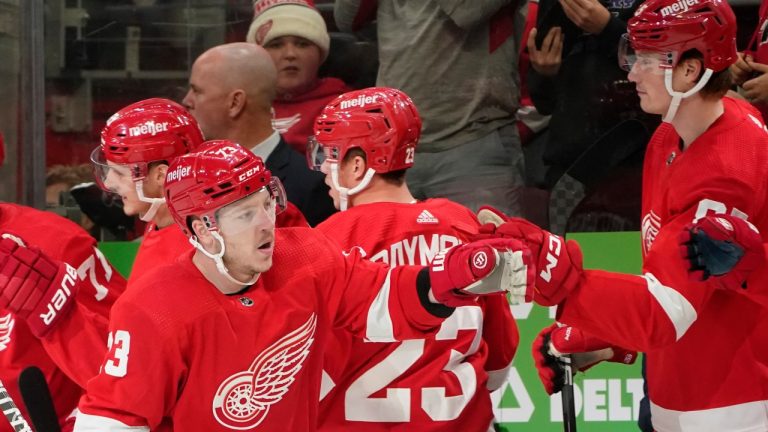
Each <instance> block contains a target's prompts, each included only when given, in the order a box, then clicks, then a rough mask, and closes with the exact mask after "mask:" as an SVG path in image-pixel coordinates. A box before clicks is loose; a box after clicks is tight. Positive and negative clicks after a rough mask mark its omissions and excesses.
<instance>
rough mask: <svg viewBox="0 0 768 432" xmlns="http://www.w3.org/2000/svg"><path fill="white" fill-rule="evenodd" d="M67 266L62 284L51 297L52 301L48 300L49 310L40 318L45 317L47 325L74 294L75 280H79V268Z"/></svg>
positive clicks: (44, 320)
mask: <svg viewBox="0 0 768 432" xmlns="http://www.w3.org/2000/svg"><path fill="white" fill-rule="evenodd" d="M65 265H66V266H67V273H66V274H65V275H64V277H63V278H62V279H61V286H60V287H59V289H57V290H56V292H55V293H54V294H53V297H51V301H49V302H48V312H46V313H43V314H40V318H42V319H43V322H44V323H45V325H50V324H51V322H52V321H53V319H54V318H56V314H57V313H58V312H59V311H60V310H61V308H62V307H64V304H66V302H67V299H68V298H69V297H71V296H72V288H74V287H75V281H76V280H77V270H75V268H74V267H72V266H71V265H69V264H66V263H65Z"/></svg>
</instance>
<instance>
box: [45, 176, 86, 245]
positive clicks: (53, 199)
mask: <svg viewBox="0 0 768 432" xmlns="http://www.w3.org/2000/svg"><path fill="white" fill-rule="evenodd" d="M88 182H93V170H92V169H91V166H90V165H89V164H80V165H54V166H52V167H50V168H48V172H47V173H46V175H45V206H46V209H47V210H51V211H53V212H54V213H57V214H59V215H61V216H64V217H66V218H71V219H74V220H73V222H75V223H76V224H78V225H80V226H81V227H82V228H84V229H85V230H86V231H88V232H89V233H90V234H91V235H94V236H95V234H96V231H95V225H94V223H93V221H92V220H91V219H90V218H89V217H88V216H86V215H85V213H82V212H80V211H76V212H73V211H70V209H75V208H76V207H77V205H76V203H75V202H74V198H72V196H71V195H70V194H69V191H70V190H71V189H72V187H73V186H75V185H78V184H82V183H88Z"/></svg>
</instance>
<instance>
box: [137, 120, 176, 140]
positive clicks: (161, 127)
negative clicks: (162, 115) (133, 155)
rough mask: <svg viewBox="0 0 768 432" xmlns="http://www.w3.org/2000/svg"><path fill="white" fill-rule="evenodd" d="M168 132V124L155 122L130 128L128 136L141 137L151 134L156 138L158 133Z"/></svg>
mask: <svg viewBox="0 0 768 432" xmlns="http://www.w3.org/2000/svg"><path fill="white" fill-rule="evenodd" d="M167 130H168V123H167V122H162V123H155V122H153V121H148V122H145V123H144V124H142V125H139V126H134V127H131V128H128V135H130V136H141V135H146V134H150V135H153V136H154V135H156V134H157V133H158V132H165V131H167Z"/></svg>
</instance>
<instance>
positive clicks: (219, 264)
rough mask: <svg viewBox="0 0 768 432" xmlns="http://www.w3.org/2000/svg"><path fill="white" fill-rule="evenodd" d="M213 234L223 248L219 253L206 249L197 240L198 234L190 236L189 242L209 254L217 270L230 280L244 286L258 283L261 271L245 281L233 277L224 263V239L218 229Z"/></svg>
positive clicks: (206, 254)
mask: <svg viewBox="0 0 768 432" xmlns="http://www.w3.org/2000/svg"><path fill="white" fill-rule="evenodd" d="M211 235H212V236H213V238H215V239H216V240H217V241H218V242H219V245H220V246H221V250H220V251H219V252H218V253H216V254H212V253H210V252H208V251H207V250H205V248H204V247H203V245H201V244H200V242H198V241H197V237H196V236H192V237H190V238H189V242H190V243H192V246H194V247H195V249H197V250H199V251H200V252H202V253H203V255H205V256H207V257H208V258H210V259H212V260H213V262H215V263H216V270H218V271H219V273H221V274H223V275H224V277H225V278H227V279H229V281H230V282H232V283H236V284H238V285H242V286H248V285H253V284H254V283H256V281H257V280H258V279H259V276H260V275H261V273H256V275H255V276H254V277H253V278H251V280H249V281H245V282H244V281H239V280H237V279H235V278H234V277H232V275H230V274H229V270H228V269H227V266H226V265H224V260H223V259H222V257H223V256H224V251H225V250H226V247H225V246H224V239H223V238H221V235H220V234H219V233H218V232H216V231H211Z"/></svg>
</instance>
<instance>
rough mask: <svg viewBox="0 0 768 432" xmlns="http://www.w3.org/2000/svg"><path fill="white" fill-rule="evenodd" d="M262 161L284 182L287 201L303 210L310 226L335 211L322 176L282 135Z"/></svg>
mask: <svg viewBox="0 0 768 432" xmlns="http://www.w3.org/2000/svg"><path fill="white" fill-rule="evenodd" d="M264 164H265V165H266V166H267V169H268V170H270V171H271V172H272V175H274V176H277V177H278V178H279V179H280V181H281V182H283V186H284V187H285V192H286V194H287V195H288V201H290V202H292V203H293V204H294V205H295V206H296V207H298V208H299V210H301V212H302V213H304V217H305V218H307V222H309V225H311V226H315V225H317V224H319V223H320V222H322V221H324V220H325V219H326V218H327V217H328V216H330V215H331V214H333V213H334V212H335V211H336V209H335V208H334V207H333V200H331V197H330V196H329V195H328V186H326V185H325V181H324V178H325V176H324V175H323V174H322V173H320V172H317V171H312V170H310V169H309V167H308V166H307V160H306V159H305V158H304V156H302V155H300V154H299V153H297V152H296V151H295V150H293V149H292V148H290V147H289V146H288V144H286V142H285V140H284V139H283V137H282V136H281V137H280V144H278V145H277V147H275V149H274V150H273V151H272V154H270V155H269V157H268V158H267V160H266V161H265V162H264Z"/></svg>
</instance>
